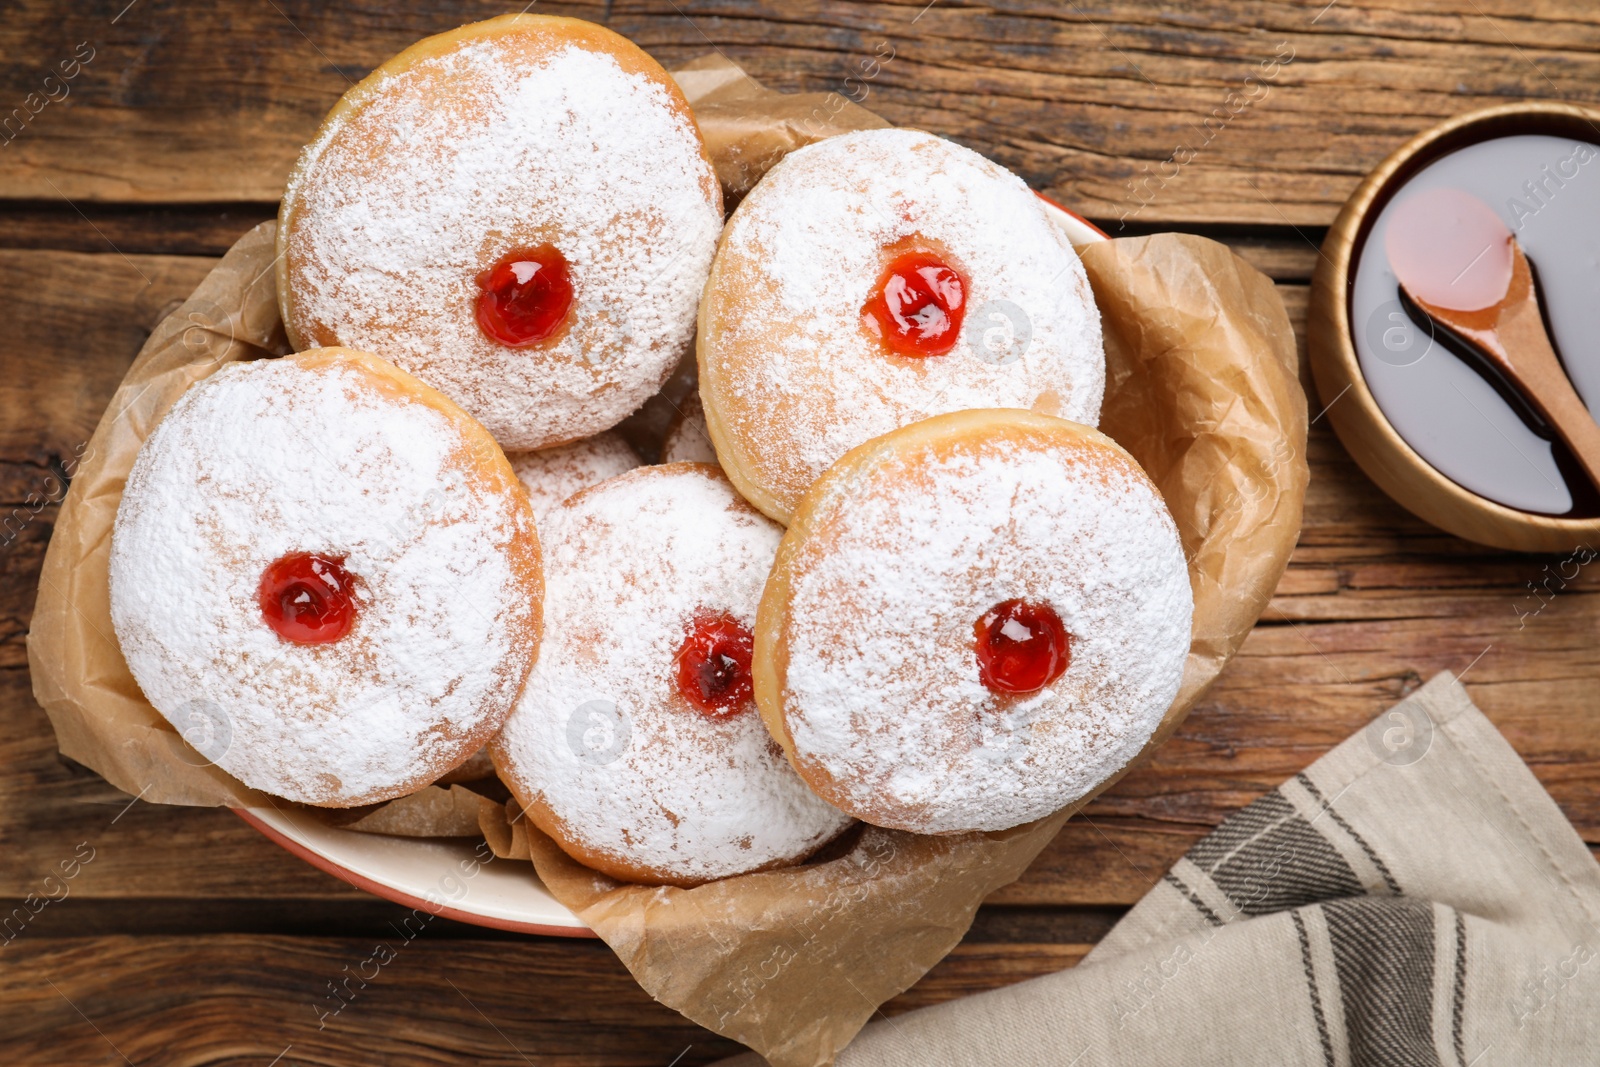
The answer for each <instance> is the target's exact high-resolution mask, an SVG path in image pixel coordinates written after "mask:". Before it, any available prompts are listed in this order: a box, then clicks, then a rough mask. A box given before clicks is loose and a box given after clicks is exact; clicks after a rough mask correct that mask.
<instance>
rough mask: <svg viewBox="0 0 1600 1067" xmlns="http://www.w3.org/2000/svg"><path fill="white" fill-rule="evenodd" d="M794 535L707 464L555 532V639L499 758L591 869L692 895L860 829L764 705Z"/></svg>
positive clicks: (604, 499) (548, 526)
mask: <svg viewBox="0 0 1600 1067" xmlns="http://www.w3.org/2000/svg"><path fill="white" fill-rule="evenodd" d="M782 533H783V531H782V530H781V529H780V528H779V527H778V526H777V525H776V524H774V523H773V522H771V521H770V520H768V519H767V518H765V517H763V516H762V515H761V514H760V513H759V512H757V511H756V510H755V509H754V508H752V507H750V505H749V504H747V503H745V501H744V500H742V499H741V498H740V497H739V495H738V494H737V493H736V492H734V490H733V487H732V485H730V484H729V483H728V481H727V479H726V478H725V477H724V476H723V475H722V472H721V471H719V470H717V469H716V468H715V467H711V466H708V465H705V464H699V463H670V464H663V465H660V466H653V467H641V468H639V469H638V470H634V471H630V472H628V473H627V474H624V475H621V476H620V477H617V478H612V479H611V480H609V481H606V482H602V483H601V484H599V485H596V486H592V487H590V488H588V489H585V490H583V491H582V492H580V493H578V494H577V495H576V496H574V497H572V498H570V499H569V500H567V501H566V503H564V504H562V505H561V506H560V507H559V508H557V509H556V510H555V513H554V514H553V515H551V516H550V518H549V520H548V521H547V522H546V523H545V525H544V544H545V566H546V572H545V574H546V582H547V583H548V585H547V595H546V600H545V644H544V647H543V648H542V650H541V651H540V654H539V661H538V663H537V664H536V665H535V666H534V669H533V672H532V673H531V674H530V675H529V676H528V685H527V687H526V689H524V691H523V694H522V697H521V699H520V700H519V701H518V702H517V707H516V710H515V711H514V712H513V713H512V715H511V718H510V719H509V720H508V721H507V722H506V725H505V729H503V730H502V731H501V732H500V735H499V736H498V737H496V738H495V739H494V741H492V742H491V743H490V746H489V752H490V755H491V756H492V757H493V758H494V762H495V767H496V769H497V770H498V771H499V774H500V778H501V780H502V781H503V782H505V784H506V785H507V787H508V788H510V790H511V793H512V795H513V797H514V798H515V799H516V800H517V802H518V803H519V804H520V805H521V806H522V808H523V810H524V811H525V812H526V813H527V815H528V818H529V819H530V820H531V821H532V822H533V824H534V825H535V826H537V827H538V828H539V829H540V830H542V831H544V832H545V833H546V834H548V835H549V836H550V837H551V838H552V839H553V840H554V841H555V842H556V844H557V845H559V846H560V847H561V848H562V849H563V850H564V851H565V852H566V853H567V854H568V855H570V856H572V857H573V858H574V859H577V860H578V861H579V862H581V863H584V864H587V865H588V866H589V867H592V868H594V869H595V870H597V871H600V872H602V873H604V874H607V875H610V876H611V877H613V878H618V879H621V880H623V881H628V882H640V883H645V884H650V885H677V886H692V885H698V884H700V883H703V882H706V881H710V880H713V879H717V878H724V877H728V876H730V875H735V874H743V873H747V872H750V871H757V870H764V869H767V868H773V867H781V866H786V865H790V864H794V863H798V862H800V861H801V860H804V859H805V858H806V857H808V856H810V855H811V854H812V853H813V852H815V851H816V850H817V849H819V848H820V847H822V846H823V845H824V844H826V843H827V842H828V841H830V840H831V839H833V838H834V837H836V836H837V835H838V834H839V833H840V832H841V831H842V830H844V829H845V828H846V827H847V826H848V825H850V823H851V819H850V818H849V817H848V816H846V815H844V814H843V813H842V812H839V811H838V810H836V809H834V808H832V807H830V806H829V805H828V804H826V803H824V802H823V801H822V800H820V799H819V798H818V797H817V796H815V795H814V794H813V793H812V792H811V791H810V790H809V789H807V788H806V785H805V783H804V782H803V781H801V779H800V777H799V776H798V775H796V774H795V773H794V771H792V770H791V769H790V768H789V765H788V764H787V763H786V762H785V761H784V758H783V754H782V753H781V752H780V751H779V749H778V746H777V745H776V744H774V743H773V741H772V738H771V737H770V736H769V735H768V733H767V730H766V728H765V727H764V726H763V725H762V722H761V718H760V716H759V715H757V714H756V710H755V706H754V702H753V701H752V699H751V696H750V676H749V662H750V654H751V653H750V640H751V635H750V628H751V627H753V626H754V624H755V615H756V605H757V603H758V602H759V600H760V596H761V589H762V585H763V583H764V582H765V580H766V576H767V571H768V568H770V567H771V565H772V558H773V553H774V552H775V551H776V550H777V547H778V541H779V538H780V537H781V536H782Z"/></svg>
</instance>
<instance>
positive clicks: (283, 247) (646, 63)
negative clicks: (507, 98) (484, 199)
mask: <svg viewBox="0 0 1600 1067" xmlns="http://www.w3.org/2000/svg"><path fill="white" fill-rule="evenodd" d="M517 35H521V36H522V37H524V38H525V39H526V40H527V42H528V53H529V58H530V59H538V58H540V57H542V56H545V55H548V54H550V53H552V52H554V51H556V50H557V49H559V48H562V47H565V46H567V45H577V46H579V47H581V48H584V49H587V50H589V51H592V52H602V53H605V54H607V55H609V56H611V57H612V58H613V59H615V60H616V62H617V65H618V66H619V67H621V68H622V69H623V70H624V71H625V72H627V73H629V74H639V75H643V76H645V77H648V78H650V79H651V80H652V81H654V82H655V83H656V84H657V85H659V86H660V87H661V88H662V89H663V90H664V91H665V92H666V93H667V95H668V97H669V98H670V99H671V100H672V102H673V104H674V105H675V110H677V111H678V113H679V114H681V115H682V116H683V117H684V118H686V119H687V120H688V121H689V123H690V124H691V125H693V126H694V128H695V130H696V131H698V130H699V128H700V127H699V124H698V123H696V122H695V117H694V111H693V109H691V108H690V107H689V101H688V100H687V99H686V98H685V97H684V95H683V90H682V89H680V88H678V83H677V82H675V81H673V80H672V77H671V75H669V74H668V73H667V72H666V70H665V69H663V68H662V66H661V64H659V63H657V62H656V61H655V60H654V59H653V58H651V57H650V55H649V54H648V53H646V52H645V51H644V50H643V49H642V48H640V47H639V46H638V45H636V44H634V43H633V42H632V41H630V40H628V39H627V38H626V37H623V36H622V35H621V34H619V33H616V32H614V31H612V30H608V29H606V28H605V27H604V26H600V25H597V24H595V23H593V22H586V21H584V20H583V19H574V18H566V17H564V16H559V15H529V14H519V15H501V16H499V17H497V18H492V19H485V20H484V21H482V22H473V23H468V24H467V25H465V26H459V27H457V28H456V29H453V30H447V31H445V32H444V33H439V34H435V35H434V36H432V37H424V38H423V39H422V40H420V41H418V42H417V43H416V44H414V45H412V46H411V47H409V48H407V49H405V50H404V51H402V52H400V53H399V54H397V55H395V56H394V57H392V58H391V59H389V60H387V61H385V62H383V63H381V64H379V65H378V66H377V67H375V68H374V69H373V71H372V73H370V74H368V75H367V76H366V77H365V78H362V79H361V81H359V82H357V83H356V85H355V86H354V87H353V88H352V89H350V90H349V91H348V92H346V93H345V94H344V95H343V96H341V97H340V98H339V100H338V102H337V103H335V104H334V105H333V108H332V109H331V110H330V111H329V112H328V114H327V115H326V116H325V117H324V118H323V120H322V124H321V125H320V126H318V128H317V134H316V136H315V137H313V138H312V139H311V141H310V143H311V144H316V143H318V142H319V141H321V140H322V139H323V138H324V137H325V136H326V135H327V134H328V132H329V130H331V129H333V128H334V127H336V126H340V125H343V124H344V123H345V122H346V121H348V120H349V119H350V117H351V116H352V115H355V114H357V113H359V112H360V110H361V109H362V108H363V107H365V106H366V104H367V102H368V101H369V100H370V99H371V98H372V96H373V95H374V94H375V93H376V92H377V91H378V87H379V86H380V85H381V84H382V83H383V82H384V81H385V80H386V79H388V78H390V77H393V76H394V75H396V74H400V73H402V72H404V71H407V70H410V69H411V68H412V67H414V66H416V65H417V64H418V63H421V62H423V61H424V60H427V59H430V58H433V57H434V56H438V55H442V54H444V53H446V52H448V51H450V50H451V49H453V48H455V47H457V46H458V45H460V44H463V43H465V42H470V41H476V40H484V39H488V38H493V37H511V36H517ZM700 155H701V157H702V158H703V159H704V160H705V162H706V173H707V179H706V195H707V199H709V200H711V201H712V202H714V203H715V204H716V205H717V209H718V211H720V210H721V209H722V187H721V186H720V185H719V184H718V183H717V181H716V174H715V171H714V170H713V169H712V165H711V156H710V155H709V154H708V153H707V151H706V148H705V139H704V138H703V137H702V138H700ZM307 163H308V160H307V159H306V157H305V156H304V155H302V156H301V158H300V159H299V160H297V161H296V163H295V167H294V170H292V171H291V172H290V173H289V181H288V183H287V191H286V192H285V194H284V198H283V202H282V204H281V205H280V206H279V209H278V235H277V241H278V247H277V255H278V258H277V261H276V268H277V278H278V308H279V312H280V313H281V314H282V316H283V324H284V330H285V331H286V332H287V333H288V335H289V343H290V344H291V345H292V346H293V347H294V348H296V349H302V348H305V347H307V345H306V343H305V342H306V340H307V338H306V337H305V336H304V334H303V333H302V332H301V328H302V326H304V325H305V324H303V323H301V322H300V320H299V316H298V315H297V314H296V312H295V308H294V300H293V288H292V286H291V285H290V275H291V271H290V259H289V257H288V255H287V254H286V253H287V251H288V247H289V236H290V234H291V233H292V232H293V230H294V227H295V221H296V218H297V215H298V212H297V211H296V206H297V205H296V199H295V196H294V190H295V189H296V187H297V186H298V185H299V183H300V178H301V175H302V173H303V170H304V168H305V166H306V164H307ZM488 266H490V262H489V261H488V260H487V259H486V260H485V262H483V263H482V264H481V265H480V269H483V268H487V267H488ZM551 443H552V444H556V443H559V442H551Z"/></svg>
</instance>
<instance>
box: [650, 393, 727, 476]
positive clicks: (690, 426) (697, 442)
mask: <svg viewBox="0 0 1600 1067" xmlns="http://www.w3.org/2000/svg"><path fill="white" fill-rule="evenodd" d="M716 461H717V450H716V449H715V448H714V447H712V444H711V437H710V436H709V435H708V434H707V433H706V412H705V408H703V407H702V406H701V405H700V394H699V393H691V394H689V397H688V398H687V399H686V400H684V402H683V404H682V405H681V406H680V407H679V409H678V413H677V415H676V416H674V417H673V420H672V422H671V423H670V424H669V425H668V426H667V435H666V436H665V437H664V438H662V440H661V462H663V463H715V462H716Z"/></svg>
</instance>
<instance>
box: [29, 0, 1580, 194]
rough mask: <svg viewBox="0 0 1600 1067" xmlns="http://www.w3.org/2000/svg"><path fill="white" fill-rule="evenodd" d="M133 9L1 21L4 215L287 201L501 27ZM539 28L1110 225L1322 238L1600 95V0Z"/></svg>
mask: <svg viewBox="0 0 1600 1067" xmlns="http://www.w3.org/2000/svg"><path fill="white" fill-rule="evenodd" d="M125 4H126V0H101V2H98V3H91V4H85V5H81V6H74V7H73V8H72V9H70V10H68V9H57V8H54V7H51V6H48V5H45V4H39V3H30V4H23V5H21V10H20V11H19V12H17V13H15V14H14V15H11V16H9V17H8V18H7V19H6V20H5V23H4V25H3V26H0V46H3V48H4V54H6V55H10V56H17V57H26V61H18V62H14V63H12V64H9V65H7V67H6V68H5V69H4V71H3V75H4V76H3V77H0V118H3V117H5V116H6V115H14V116H17V118H16V119H14V120H13V124H12V126H11V127H10V131H8V132H10V133H11V134H12V138H11V140H9V141H8V142H7V143H5V144H4V146H3V148H0V189H4V190H5V191H6V193H5V195H7V196H11V197H18V198H26V199H30V200H39V201H52V202H59V201H61V200H62V199H63V198H66V199H69V200H72V201H107V202H110V201H123V202H141V203H154V202H162V201H165V202H221V201H230V202H238V201H259V202H273V201H276V200H277V199H278V197H279V195H280V193H281V192H282V187H283V181H284V178H285V176H286V175H287V174H288V171H289V168H290V166H291V165H292V163H293V161H294V158H295V156H296V154H297V153H298V152H299V150H300V147H301V145H303V144H304V143H305V142H306V140H308V139H309V138H310V136H311V135H312V133H313V131H314V130H315V129H316V126H317V123H318V122H319V121H320V119H321V117H322V115H323V114H324V113H325V112H326V111H327V109H328V107H329V106H330V105H331V104H332V103H333V102H334V100H336V99H337V98H338V96H339V95H340V94H341V93H343V92H344V91H345V89H347V88H348V87H349V85H350V84H351V83H352V82H354V81H356V80H359V78H360V77H361V76H362V75H364V74H365V73H366V72H367V71H369V70H371V69H372V68H373V67H374V66H376V65H377V64H378V63H380V62H381V61H383V60H384V59H385V58H387V57H388V56H390V55H392V54H394V53H395V52H397V51H399V50H400V49H401V48H403V47H405V46H406V45H408V44H410V43H412V42H413V41H415V40H416V39H417V38H418V37H421V36H424V35H426V34H429V33H436V32H439V31H441V30H444V29H448V28H450V27H453V26H456V25H459V24H460V23H462V22H466V21H470V20H473V19H477V18H483V17H487V16H490V15H498V14H501V13H503V12H504V10H505V9H504V6H503V5H494V4H489V3H484V2H482V0H471V2H467V3H449V4H446V3H442V2H439V0H428V2H424V3H419V4H414V5H406V6H401V5H388V4H377V3H355V2H350V0H346V2H344V3H337V4H326V5H321V4H313V3H311V2H310V0H280V2H277V3H273V4H259V3H255V2H252V0H222V2H219V3H216V4H206V5H198V4H196V5H180V4H177V3H172V2H170V0H166V2H164V0H139V2H138V3H136V4H134V5H133V6H131V7H129V8H128V9H127V10H126V11H125V12H124V13H123V14H122V15H121V17H120V18H117V20H116V21H115V22H114V23H113V21H112V19H113V17H114V16H116V15H117V14H118V12H119V11H121V10H122V8H123V7H124V5H125ZM539 11H541V12H547V13H556V14H569V15H576V16H578V17H581V18H589V19H593V20H597V21H600V20H604V21H606V22H607V23H608V25H610V26H611V27H612V28H613V29H616V30H618V31H619V32H621V33H624V34H626V35H628V36H630V37H632V38H633V39H635V40H636V41H638V42H639V44H641V45H642V46H643V47H644V48H645V49H646V50H647V51H649V52H651V53H652V54H653V55H655V56H656V57H657V58H658V59H660V60H661V61H662V62H663V63H665V64H666V65H668V66H671V65H672V64H674V63H679V62H683V61H686V60H688V59H691V58H694V57H695V56H698V55H702V54H705V53H707V52H710V51H712V50H713V49H715V50H718V51H721V52H723V53H724V54H726V55H728V56H729V57H731V58H732V59H734V60H735V61H736V62H739V63H740V64H742V65H744V66H745V67H746V68H747V69H749V70H750V71H751V73H753V74H754V75H755V76H756V77H758V78H760V79H762V80H764V81H766V82H768V83H770V84H772V85H774V86H776V87H778V88H782V89H787V90H800V89H806V90H817V91H827V90H834V91H848V92H849V93H851V95H853V96H855V97H857V98H858V99H861V100H862V101H864V102H865V103H866V104H867V106H869V107H871V108H873V109H875V110H877V111H879V112H881V113H882V114H883V115H884V116H885V117H887V118H889V119H890V120H891V121H893V122H895V123H898V124H902V125H911V126H919V127H923V128H925V129H930V130H933V131H936V132H938V133H940V134H943V135H946V136H950V137H954V138H955V139H957V140H959V141H962V142H963V143H966V144H969V145H971V146H972V147H974V148H976V149H978V150H979V151H981V152H984V153H985V154H987V155H989V156H991V157H993V158H995V159H997V160H999V161H1000V162H1001V163H1004V164H1005V165H1006V166H1008V167H1010V168H1012V169H1013V170H1015V171H1016V172H1018V173H1019V174H1021V175H1022V176H1023V177H1025V178H1026V179H1028V181H1029V182H1030V183H1031V184H1033V185H1034V186H1035V187H1036V188H1040V189H1043V190H1046V191H1048V192H1049V193H1050V195H1051V196H1053V197H1055V198H1057V199H1058V200H1060V201H1061V202H1062V203H1065V204H1067V205H1068V206H1071V207H1073V208H1074V209H1075V210H1078V211H1080V212H1082V213H1084V214H1087V215H1089V216H1091V217H1093V218H1096V219H1104V220H1117V219H1120V218H1124V217H1132V218H1133V219H1135V220H1136V221H1140V222H1171V221H1179V220H1181V221H1202V222H1208V223H1217V222H1251V223H1265V224H1268V225H1288V224H1294V225H1326V224H1327V223H1328V222H1329V221H1330V220H1331V219H1332V217H1333V214H1334V212H1335V210H1336V209H1337V207H1338V205H1339V204H1340V203H1341V202H1342V201H1343V200H1344V198H1345V197H1346V196H1347V195H1348V194H1349V192H1350V190H1351V189H1352V188H1354V186H1355V183H1356V181H1357V180H1358V179H1359V177H1360V176H1361V174H1362V173H1364V172H1365V171H1366V170H1368V169H1370V168H1371V167H1372V166H1373V165H1374V164H1375V163H1377V162H1378V160H1379V159H1381V158H1382V157H1383V156H1384V155H1385V154H1386V153H1387V152H1388V151H1390V150H1391V149H1392V148H1394V147H1395V146H1397V145H1399V144H1400V143H1401V142H1402V141H1404V140H1405V138H1406V137H1407V136H1409V135H1410V134H1413V133H1415V132H1417V131H1418V130H1420V129H1423V128H1425V127H1427V126H1429V125H1431V124H1433V123H1434V122H1437V121H1438V120H1440V119H1442V118H1444V117H1446V116H1449V115H1452V114H1456V113H1459V112H1462V111H1466V110H1470V109H1472V108H1476V107H1483V106H1486V105H1489V104H1495V103H1503V102H1505V101H1507V100H1512V99H1522V98H1539V99H1550V98H1558V99H1566V100H1570V101H1573V102H1595V101H1597V100H1600V9H1596V8H1595V7H1594V6H1593V5H1592V4H1588V3H1586V2H1584V0H1553V2H1548V3H1542V4H1540V5H1538V6H1537V9H1536V10H1535V11H1531V12H1530V11H1529V10H1528V7H1527V5H1525V4H1519V3H1515V2H1514V0H1430V2H1427V3H1425V4H1416V5H1407V4H1403V3H1397V2H1393V0H1390V2H1381V0H1340V2H1338V3H1334V4H1331V5H1329V4H1325V3H1324V2H1323V0H1307V2H1304V3H1292V2H1282V0H1246V2H1232V0H1196V2H1189V3H1185V4H1183V5H1182V8H1181V10H1177V11H1167V10H1164V8H1163V6H1162V5H1155V4H1148V3H1141V2H1137V0H1097V2H1094V3H1082V4H1080V3H1071V4H1060V3H1056V2H1054V0H1020V2H1017V0H1013V2H1009V3H1001V4H996V5H992V6H991V5H966V4H957V3H951V2H948V0H946V2H941V3H935V4H933V5H926V4H925V3H924V0H909V2H900V3H871V4H868V3H857V2H851V0H783V2H781V3H780V2H777V0H766V2H759V3H749V2H744V0H693V2H688V0H686V2H683V3H662V2H659V0H647V2H628V0H620V2H617V3H613V4H602V3H591V4H583V3H579V4H548V5H543V4H542V5H540V7H539ZM608 13H609V18H608V17H607V16H608ZM85 43H87V47H88V48H89V49H91V50H92V53H93V58H92V59H91V60H90V61H89V62H88V63H87V64H85V65H82V66H81V69H80V70H79V71H78V73H77V76H76V77H74V78H73V79H71V80H70V81H65V82H59V81H58V82H52V83H50V84H51V89H50V91H52V92H54V93H55V94H56V95H57V96H58V97H61V98H60V99H59V102H48V103H43V104H41V103H40V101H43V100H47V99H48V97H47V96H46V95H44V94H45V91H46V83H45V78H46V77H47V76H49V75H50V74H51V71H52V70H53V69H54V68H56V67H58V66H59V64H60V63H62V62H70V61H71V57H72V56H73V55H74V52H75V50H76V49H78V48H79V47H80V46H81V45H84V44H85ZM888 48H892V49H893V57H894V58H893V59H892V60H891V61H890V62H888V63H887V64H880V65H879V68H877V69H875V72H874V76H872V77H869V78H867V79H866V80H865V81H863V80H862V79H861V74H862V67H861V65H862V64H863V63H864V62H868V61H869V60H871V59H872V58H873V57H874V56H875V55H879V54H884V55H886V54H888V52H887V51H883V52H881V53H880V49H888ZM85 54H88V53H85ZM1275 57H1276V61H1275ZM867 69H868V70H874V68H872V67H870V66H869V67H868V68H867ZM56 74H57V75H59V71H57V72H56ZM847 78H854V80H852V81H849V82H847V81H846V79H847ZM63 91H64V92H65V94H66V95H65V96H64V97H62V96H61V94H62V93H63ZM35 109H37V114H34V113H33V112H34V110H35ZM19 123H20V124H19Z"/></svg>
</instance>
